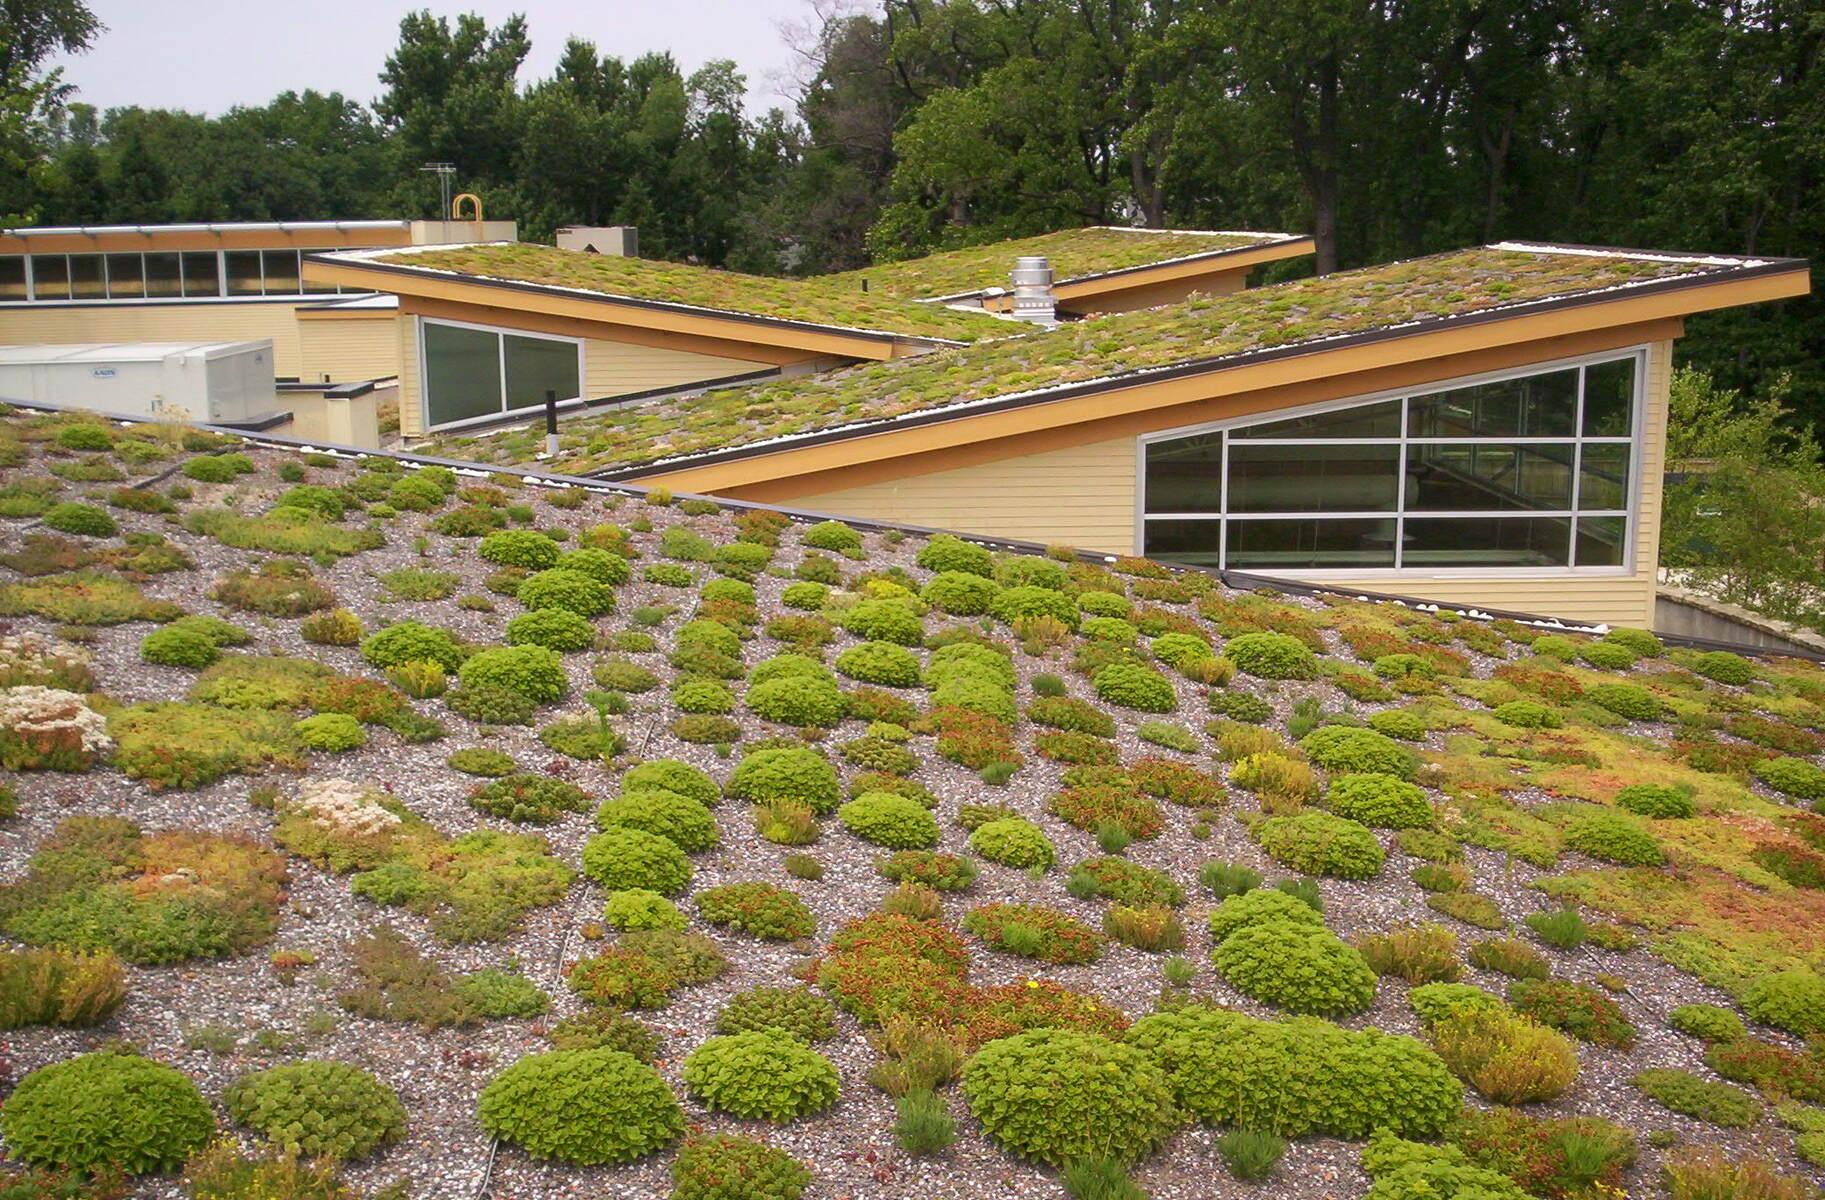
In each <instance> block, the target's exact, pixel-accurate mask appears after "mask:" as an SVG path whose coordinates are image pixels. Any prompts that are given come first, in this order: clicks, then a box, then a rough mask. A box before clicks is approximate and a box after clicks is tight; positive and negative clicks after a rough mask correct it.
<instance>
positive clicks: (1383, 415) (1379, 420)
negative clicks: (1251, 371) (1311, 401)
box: [1234, 400, 1400, 438]
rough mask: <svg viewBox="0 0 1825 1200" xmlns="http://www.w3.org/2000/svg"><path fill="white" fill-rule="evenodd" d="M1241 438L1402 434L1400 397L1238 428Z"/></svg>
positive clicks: (1389, 436)
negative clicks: (1398, 398)
mask: <svg viewBox="0 0 1825 1200" xmlns="http://www.w3.org/2000/svg"><path fill="white" fill-rule="evenodd" d="M1234 432H1235V435H1236V436H1237V437H1239V438H1381V437H1387V438H1391V437H1399V436H1400V401H1398V400H1383V401H1381V402H1380V403H1377V404H1358V405H1356V406H1355V407H1353V408H1334V409H1332V410H1331V411H1330V412H1323V413H1314V414H1312V415H1311V416H1309V417H1291V418H1289V419H1287V420H1285V421H1269V422H1268V423H1267V424H1265V425H1249V426H1245V427H1244V428H1242V429H1237V430H1235V431H1234Z"/></svg>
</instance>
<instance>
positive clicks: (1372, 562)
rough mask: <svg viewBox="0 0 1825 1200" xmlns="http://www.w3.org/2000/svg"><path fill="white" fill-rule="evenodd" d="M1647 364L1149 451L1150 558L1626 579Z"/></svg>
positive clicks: (1229, 430) (1518, 378)
mask: <svg viewBox="0 0 1825 1200" xmlns="http://www.w3.org/2000/svg"><path fill="white" fill-rule="evenodd" d="M1642 375H1643V363H1642V352H1641V351H1639V350H1637V351H1634V352H1632V353H1628V354H1622V355H1614V356H1609V357H1605V358H1601V359H1597V360H1592V361H1580V362H1573V363H1564V364H1555V365H1552V366H1540V367H1533V368H1529V369H1528V370H1526V371H1520V372H1511V373H1508V374H1505V375H1501V376H1495V377H1490V378H1481V379H1476V380H1470V381H1465V382H1461V383H1451V384H1444V385H1437V386H1431V387H1427V388H1424V389H1419V390H1415V391H1413V392H1410V393H1407V394H1402V395H1395V396H1378V397H1373V398H1365V399H1363V400H1360V401H1355V402H1344V403H1341V404H1331V405H1326V406H1323V407H1321V408H1316V409H1312V410H1309V411H1306V412H1303V413H1300V414H1297V415H1293V416H1284V415H1280V416H1274V417H1257V418H1252V419H1249V420H1245V421H1237V422H1230V423H1227V424H1225V425H1222V426H1212V427H1204V428H1200V429H1196V430H1183V431H1176V432H1173V433H1168V434H1160V435H1155V436H1152V437H1149V438H1146V439H1144V441H1143V445H1142V453H1141V469H1142V475H1143V477H1142V486H1141V489H1140V491H1141V496H1142V514H1141V549H1142V551H1143V552H1144V553H1145V554H1146V555H1147V556H1148V557H1151V558H1159V559H1164V560H1167V561H1180V562H1188V563H1196V564H1199V565H1202V566H1222V567H1227V568H1229V569H1232V570H1239V571H1258V572H1267V573H1271V572H1299V571H1309V570H1322V571H1324V572H1326V573H1327V574H1328V573H1334V572H1336V571H1364V572H1373V571H1389V570H1415V571H1464V572H1471V573H1474V572H1479V571H1485V570H1498V571H1523V572H1524V571H1546V572H1557V571H1587V572H1611V573H1614V572H1618V571H1623V570H1626V569H1627V568H1628V567H1629V566H1630V561H1629V559H1630V555H1629V536H1630V530H1631V528H1632V524H1633V521H1632V517H1633V510H1634V507H1635V504H1634V496H1635V491H1636V487H1635V484H1636V480H1635V478H1634V473H1635V472H1636V471H1637V470H1638V465H1637V461H1636V460H1637V457H1638V455H1637V446H1638V440H1639V439H1638V436H1637V422H1638V419H1639V412H1640V407H1641V406H1640V400H1639V396H1638V392H1639V389H1640V385H1641V378H1642Z"/></svg>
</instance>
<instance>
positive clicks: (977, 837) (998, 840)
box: [970, 817, 1058, 869]
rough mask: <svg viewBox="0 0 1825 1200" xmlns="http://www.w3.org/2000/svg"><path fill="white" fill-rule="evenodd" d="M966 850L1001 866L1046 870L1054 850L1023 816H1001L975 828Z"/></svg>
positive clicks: (1053, 856)
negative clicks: (968, 848) (968, 847)
mask: <svg viewBox="0 0 1825 1200" xmlns="http://www.w3.org/2000/svg"><path fill="white" fill-rule="evenodd" d="M970 849H971V850H974V851H975V852H976V853H977V854H980V855H981V856H982V857H984V858H986V859H988V860H989V861H990V862H993V863H1000V864H1001V865H1002V866H1004V867H1019V868H1022V869H1027V868H1031V867H1039V868H1041V869H1044V868H1047V867H1050V866H1051V865H1052V864H1053V863H1054V862H1056V861H1058V851H1057V850H1056V849H1054V848H1053V846H1052V839H1051V838H1048V837H1047V836H1046V835H1045V831H1044V830H1043V829H1041V828H1040V827H1039V826H1037V825H1035V824H1033V822H1031V821H1029V820H1027V819H1026V818H1024V817H1003V818H1001V819H1000V820H998V821H989V822H988V823H986V824H983V825H978V826H977V827H976V831H975V832H974V833H972V834H970Z"/></svg>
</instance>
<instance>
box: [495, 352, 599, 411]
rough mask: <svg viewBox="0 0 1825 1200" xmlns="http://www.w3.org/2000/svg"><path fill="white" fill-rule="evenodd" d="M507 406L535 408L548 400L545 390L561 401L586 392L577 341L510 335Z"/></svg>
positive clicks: (574, 397) (572, 398)
mask: <svg viewBox="0 0 1825 1200" xmlns="http://www.w3.org/2000/svg"><path fill="white" fill-rule="evenodd" d="M502 340H503V341H505V342H506V343H507V407H508V408H510V409H512V408H531V407H532V406H534V405H543V404H544V403H545V393H546V392H547V391H552V392H556V393H557V398H558V399H559V400H575V399H576V398H577V397H578V396H580V395H582V387H581V385H580V384H579V383H578V381H577V344H576V343H575V342H554V341H552V340H551V339H549V338H529V337H515V336H513V335H512V334H507V335H505V336H504V337H503V339H502Z"/></svg>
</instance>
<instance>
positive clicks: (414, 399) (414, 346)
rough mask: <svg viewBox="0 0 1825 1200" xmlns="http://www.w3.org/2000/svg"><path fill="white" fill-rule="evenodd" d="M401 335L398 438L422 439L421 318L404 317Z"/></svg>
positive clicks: (399, 328)
mask: <svg viewBox="0 0 1825 1200" xmlns="http://www.w3.org/2000/svg"><path fill="white" fill-rule="evenodd" d="M393 324H394V325H395V326H396V327H397V332H398V335H399V436H400V437H403V438H415V437H423V436H424V432H425V424H424V416H425V414H424V408H423V406H422V405H420V404H419V402H418V318H417V317H408V316H404V315H401V316H399V317H398V318H396V319H395V320H394V322H393Z"/></svg>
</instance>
